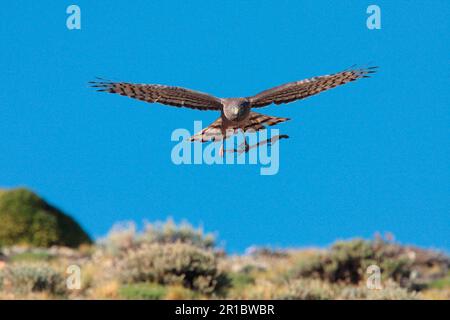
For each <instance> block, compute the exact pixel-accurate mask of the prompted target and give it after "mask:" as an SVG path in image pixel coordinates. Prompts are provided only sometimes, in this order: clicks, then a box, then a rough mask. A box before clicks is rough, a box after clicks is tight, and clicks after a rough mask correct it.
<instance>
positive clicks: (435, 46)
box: [0, 0, 450, 251]
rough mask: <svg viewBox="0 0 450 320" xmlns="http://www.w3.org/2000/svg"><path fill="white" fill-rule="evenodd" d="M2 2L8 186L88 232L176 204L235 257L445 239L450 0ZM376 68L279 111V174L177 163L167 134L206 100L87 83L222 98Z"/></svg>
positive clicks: (178, 214)
mask: <svg viewBox="0 0 450 320" xmlns="http://www.w3.org/2000/svg"><path fill="white" fill-rule="evenodd" d="M70 4H72V2H69V1H58V3H57V4H56V2H55V1H40V2H37V1H36V2H30V1H14V2H13V1H10V2H8V3H4V4H3V5H2V10H1V11H0V26H1V29H0V39H1V43H2V49H1V50H0V65H1V68H0V70H1V74H0V88H1V90H0V134H1V138H0V168H1V169H0V185H1V186H2V187H15V186H28V187H30V188H32V189H33V190H35V191H36V192H38V193H39V194H41V195H43V196H44V197H45V198H46V199H47V200H48V201H50V202H51V203H53V204H55V205H57V206H59V207H60V208H62V209H63V210H65V211H66V212H68V213H69V214H71V215H72V216H74V217H75V218H76V219H77V220H79V221H80V223H81V224H82V225H83V226H84V227H85V228H86V229H87V230H88V231H89V232H90V233H91V234H92V235H93V236H101V235H104V234H105V233H106V232H107V231H108V229H109V228H110V227H111V226H112V225H113V224H114V223H115V222H117V221H124V220H135V221H137V222H141V221H142V220H144V219H147V220H150V221H154V220H161V219H166V217H167V216H172V217H173V218H174V219H175V220H176V221H180V220H181V219H187V220H188V221H190V222H191V223H193V224H195V225H198V224H203V225H204V227H205V229H206V230H207V231H217V232H218V234H219V239H221V240H223V241H224V242H225V245H226V249H227V250H229V251H241V250H243V249H244V248H246V247H247V246H249V245H252V244H259V245H265V244H270V245H272V246H309V245H326V244H329V243H331V242H333V241H334V240H336V239H338V238H349V237H354V236H363V237H371V236H372V235H373V234H374V232H376V231H381V232H384V231H391V232H393V233H394V234H395V236H396V238H397V240H399V241H400V242H403V243H413V244H417V245H422V246H433V247H438V248H444V249H448V248H450V237H449V234H450V232H449V231H450V228H449V227H450V223H449V221H450V219H449V218H450V201H449V198H450V184H449V182H450V170H449V163H450V144H449V142H450V140H449V138H450V126H449V124H450V112H449V95H450V93H449V92H450V90H449V89H448V87H449V79H450V77H449V75H450V72H449V71H450V70H449V66H450V64H449V62H450V61H449V58H450V56H449V52H450V42H449V41H448V40H449V29H450V28H449V18H448V17H449V16H450V2H449V1H437V0H435V1H376V4H377V5H379V6H380V7H381V14H382V29H381V30H369V29H367V27H366V19H367V17H368V15H367V14H366V9H367V7H368V5H370V4H372V2H368V1H345V2H342V1H264V2H262V1H133V2H130V1H115V2H110V1H76V4H77V5H79V6H80V7H81V15H82V16H81V17H82V29H81V30H73V31H70V30H68V29H67V28H66V18H67V16H68V15H67V14H66V8H67V6H69V5H70ZM355 63H356V64H362V65H364V64H367V63H374V64H376V65H379V66H380V72H379V73H377V74H376V75H375V76H374V77H373V78H371V79H364V80H361V81H357V82H354V83H351V84H349V85H346V86H343V87H340V88H337V89H334V90H331V91H328V92H325V93H323V94H320V95H318V96H315V97H312V98H310V99H307V100H304V101H300V102H296V103H292V104H289V105H282V106H272V107H270V108H267V109H264V110H263V109H260V110H259V111H261V112H263V113H266V114H269V115H275V116H286V117H290V118H292V120H291V121H290V122H287V123H285V124H281V125H279V126H278V127H277V128H279V129H280V130H281V132H280V133H282V134H289V135H290V136H291V138H290V139H289V140H283V141H281V149H280V171H279V173H278V174H277V175H275V176H261V175H259V167H258V166H255V165H242V166H237V165H234V166H233V165H232V166H223V165H222V166H220V165H215V166H207V165H191V166H188V165H184V166H175V165H174V164H173V163H172V162H171V159H170V153H171V149H172V147H173V146H174V144H175V143H174V142H171V141H170V135H171V133H172V131H173V130H174V129H175V128H188V129H190V130H192V126H193V121H194V120H202V121H203V124H205V125H206V124H208V123H209V122H212V121H213V120H214V119H216V118H217V116H218V115H217V114H216V113H214V112H201V111H195V110H189V109H183V110H181V109H177V108H170V107H165V106H162V105H159V104H155V105H150V104H146V103H144V102H140V101H136V100H131V99H126V98H123V97H119V96H115V95H107V94H100V93H96V92H95V91H94V90H92V89H90V88H88V86H87V81H89V80H91V79H93V78H94V77H95V76H103V77H106V78H112V79H114V80H123V81H130V82H146V83H161V84H170V85H179V86H185V87H188V88H193V89H196V90H200V91H204V92H209V93H211V94H215V95H217V96H221V97H227V96H248V95H252V94H255V93H257V92H259V91H261V90H264V89H267V88H269V87H271V86H274V85H279V84H282V83H285V82H288V81H293V80H300V79H303V78H308V77H311V76H317V75H322V74H328V73H333V72H337V71H341V70H342V69H345V68H347V67H349V66H351V65H353V64H355Z"/></svg>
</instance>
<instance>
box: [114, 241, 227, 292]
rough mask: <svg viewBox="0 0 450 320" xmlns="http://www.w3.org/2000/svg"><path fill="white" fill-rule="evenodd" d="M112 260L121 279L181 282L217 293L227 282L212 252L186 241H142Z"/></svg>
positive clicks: (127, 281)
mask: <svg viewBox="0 0 450 320" xmlns="http://www.w3.org/2000/svg"><path fill="white" fill-rule="evenodd" d="M116 264H117V272H118V276H119V278H120V279H121V281H122V282H125V283H136V282H155V283H159V284H181V285H183V286H184V287H186V288H189V289H192V290H195V291H198V292H200V293H204V294H212V293H216V294H220V293H221V292H222V291H223V290H224V289H225V288H226V287H227V286H228V283H229V280H228V277H227V276H226V275H225V274H224V273H222V272H221V271H219V270H218V265H217V258H216V256H215V254H214V252H212V251H211V250H205V249H200V248H197V247H195V246H193V245H190V244H184V243H174V244H145V245H142V246H140V247H138V248H136V249H134V250H128V251H125V252H123V255H122V256H120V257H118V258H117V260H116Z"/></svg>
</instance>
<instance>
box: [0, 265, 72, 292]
mask: <svg viewBox="0 0 450 320" xmlns="http://www.w3.org/2000/svg"><path fill="white" fill-rule="evenodd" d="M0 287H1V289H2V291H6V292H13V293H18V294H29V293H33V292H46V293H49V294H51V295H56V296H60V295H64V294H65V281H64V277H63V276H62V275H61V274H60V273H58V272H57V271H55V270H54V269H53V268H51V267H50V266H48V265H45V264H36V265H32V264H27V265H25V264H14V265H11V266H7V267H5V268H4V269H2V270H0Z"/></svg>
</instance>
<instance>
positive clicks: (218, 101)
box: [90, 67, 377, 150]
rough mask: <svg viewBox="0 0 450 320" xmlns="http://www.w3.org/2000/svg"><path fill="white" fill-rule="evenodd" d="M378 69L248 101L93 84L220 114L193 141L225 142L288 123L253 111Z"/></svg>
mask: <svg viewBox="0 0 450 320" xmlns="http://www.w3.org/2000/svg"><path fill="white" fill-rule="evenodd" d="M376 68H377V67H369V68H362V69H350V70H345V71H342V72H338V73H335V74H331V75H325V76H319V77H314V78H310V79H305V80H301V81H295V82H289V83H286V84H284V85H281V86H278V87H274V88H271V89H268V90H265V91H262V92H260V93H258V94H256V95H254V96H251V97H246V98H217V97H214V96H212V95H209V94H207V93H203V92H199V91H194V90H190V89H185V88H181V87H171V86H164V85H158V84H133V83H127V82H112V81H104V80H101V81H93V82H90V84H91V85H92V87H95V88H98V91H105V92H110V93H116V94H120V95H123V96H127V97H130V98H134V99H138V100H142V101H146V102H149V103H156V102H158V103H161V104H165V105H170V106H176V107H186V108H191V109H198V110H216V111H220V112H221V116H220V118H218V119H217V120H216V121H214V122H213V123H212V124H211V125H209V126H208V127H206V128H205V129H203V130H202V131H201V132H199V133H197V134H196V135H194V136H192V137H191V139H190V140H191V141H201V142H206V141H218V140H224V139H226V138H227V136H229V132H233V133H235V132H237V131H239V130H242V131H243V132H247V131H252V130H253V131H258V130H262V129H264V128H266V126H272V125H275V124H277V123H281V122H285V121H287V120H289V119H288V118H277V117H271V116H266V115H263V114H260V113H256V112H252V111H251V108H261V107H265V106H268V105H270V104H272V103H274V104H277V105H278V104H282V103H289V102H293V101H296V100H301V99H305V98H308V97H310V96H313V95H316V94H318V93H320V92H322V91H325V90H328V89H332V88H334V87H337V86H339V85H343V84H346V83H348V82H351V81H355V80H357V79H360V78H368V77H369V75H370V74H371V73H374V72H375V71H376ZM246 147H247V146H246ZM246 150H248V148H247V149H246Z"/></svg>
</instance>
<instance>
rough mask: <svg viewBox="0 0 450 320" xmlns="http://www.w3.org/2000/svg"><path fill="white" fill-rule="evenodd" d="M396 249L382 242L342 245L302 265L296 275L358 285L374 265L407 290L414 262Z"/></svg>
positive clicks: (355, 241)
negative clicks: (368, 269)
mask: <svg viewBox="0 0 450 320" xmlns="http://www.w3.org/2000/svg"><path fill="white" fill-rule="evenodd" d="M397 249H398V246H397V245H393V244H389V243H384V242H380V241H365V240H361V239H356V240H352V241H346V242H344V241H340V242H337V243H335V244H334V245H333V246H332V247H331V249H330V250H329V251H327V252H325V253H319V254H317V255H316V256H315V257H313V258H311V259H310V260H308V261H303V263H302V264H300V265H299V266H298V267H297V268H296V270H295V272H294V273H295V274H296V275H297V276H299V277H313V278H320V279H322V280H326V281H329V282H332V283H334V282H346V283H350V284H358V283H359V282H360V281H362V280H363V279H364V278H365V276H366V269H367V267H368V266H370V265H373V264H375V265H378V266H379V267H380V269H381V272H382V276H383V278H385V279H388V278H391V279H393V280H395V281H397V282H398V283H401V284H402V285H405V286H408V281H409V279H410V278H411V266H412V261H411V260H410V259H409V258H408V257H407V256H406V255H404V254H402V253H401V252H399V251H398V250H397Z"/></svg>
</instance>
